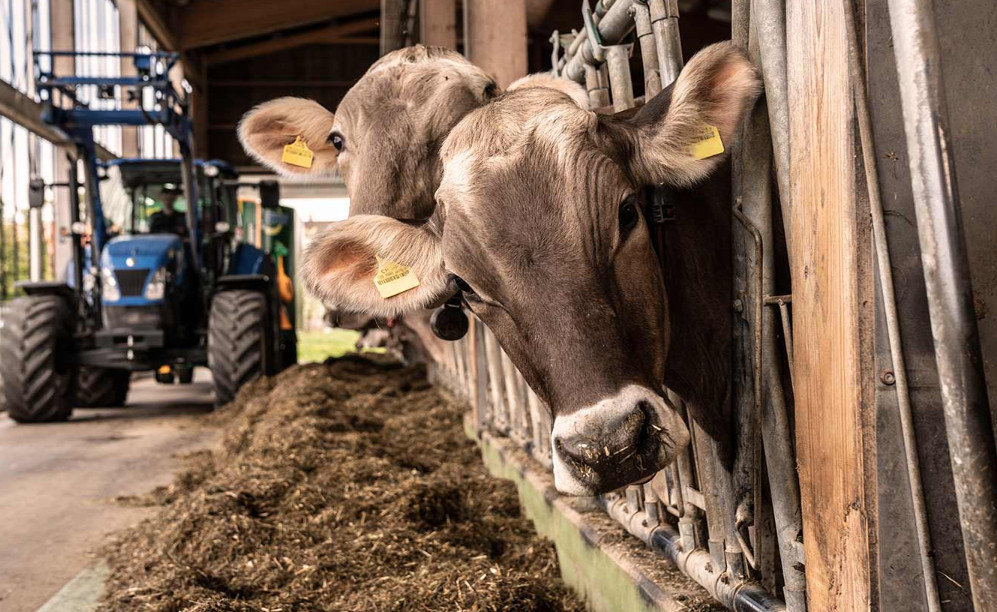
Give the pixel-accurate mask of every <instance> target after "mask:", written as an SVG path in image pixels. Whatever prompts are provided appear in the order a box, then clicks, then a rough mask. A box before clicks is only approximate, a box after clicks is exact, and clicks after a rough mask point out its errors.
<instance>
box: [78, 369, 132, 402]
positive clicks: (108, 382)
mask: <svg viewBox="0 0 997 612" xmlns="http://www.w3.org/2000/svg"><path fill="white" fill-rule="evenodd" d="M131 379H132V375H131V372H129V371H128V370H113V369H110V368H93V367H89V366H83V367H81V368H80V371H79V373H78V374H77V375H76V405H77V406H79V407H80V408H97V407H101V408H118V407H120V406H124V405H125V400H126V399H127V398H128V387H129V386H130V385H131Z"/></svg>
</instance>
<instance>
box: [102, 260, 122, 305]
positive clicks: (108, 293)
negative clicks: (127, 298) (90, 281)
mask: <svg viewBox="0 0 997 612" xmlns="http://www.w3.org/2000/svg"><path fill="white" fill-rule="evenodd" d="M100 293H101V295H102V296H104V300H106V301H108V302H117V301H118V300H120V299H121V289H120V288H119V287H118V279H116V278H114V271H113V270H111V269H110V268H101V269H100Z"/></svg>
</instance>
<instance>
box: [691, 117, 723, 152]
mask: <svg viewBox="0 0 997 612" xmlns="http://www.w3.org/2000/svg"><path fill="white" fill-rule="evenodd" d="M723 152H724V143H723V141H722V140H720V130H718V129H717V128H715V127H713V126H712V125H704V126H703V131H702V133H701V134H700V136H699V141H698V142H695V143H693V145H692V146H691V147H689V154H690V155H692V157H693V158H694V159H706V158H707V157H713V156H714V155H720V154H721V153H723Z"/></svg>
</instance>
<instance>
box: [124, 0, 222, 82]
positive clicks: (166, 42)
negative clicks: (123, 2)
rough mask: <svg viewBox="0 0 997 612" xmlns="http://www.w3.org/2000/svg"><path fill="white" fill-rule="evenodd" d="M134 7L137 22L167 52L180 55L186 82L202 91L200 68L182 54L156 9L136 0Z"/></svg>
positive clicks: (147, 3) (148, 3)
mask: <svg viewBox="0 0 997 612" xmlns="http://www.w3.org/2000/svg"><path fill="white" fill-rule="evenodd" d="M135 7H136V8H137V9H138V17H139V20H140V21H141V22H142V23H143V24H145V27H146V28H148V30H149V33H151V34H152V36H153V37H154V38H155V39H156V40H158V41H159V44H161V45H163V46H164V47H166V50H167V51H174V52H178V53H180V63H181V64H183V71H184V75H185V77H186V78H187V82H188V83H190V84H191V85H192V86H193V87H194V88H196V89H204V85H205V83H204V74H203V73H202V72H201V70H200V66H198V65H197V64H196V63H195V62H193V61H192V60H191V59H190V58H189V57H188V56H187V54H185V53H183V49H181V47H180V41H179V40H177V37H176V36H174V34H173V28H171V27H170V26H169V25H168V24H167V23H166V20H165V19H163V15H162V14H160V12H159V11H157V10H156V7H154V6H153V5H152V3H151V2H150V1H149V0H136V1H135ZM122 51H134V49H122Z"/></svg>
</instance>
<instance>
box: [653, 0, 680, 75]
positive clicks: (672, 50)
mask: <svg viewBox="0 0 997 612" xmlns="http://www.w3.org/2000/svg"><path fill="white" fill-rule="evenodd" d="M648 8H649V9H650V13H651V29H652V30H653V31H654V40H655V44H656V46H657V48H658V69H659V70H660V71H661V85H662V86H663V87H668V86H669V85H671V84H672V83H674V82H675V79H677V78H679V73H680V72H682V66H683V65H684V60H683V59H682V39H681V38H680V37H679V5H678V0H649V2H648Z"/></svg>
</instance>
